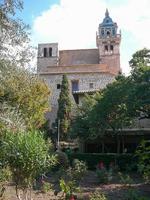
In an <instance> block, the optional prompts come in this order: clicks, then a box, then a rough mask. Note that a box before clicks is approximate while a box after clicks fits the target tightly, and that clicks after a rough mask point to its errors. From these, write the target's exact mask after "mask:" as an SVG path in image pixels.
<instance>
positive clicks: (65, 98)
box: [57, 75, 71, 139]
mask: <svg viewBox="0 0 150 200" xmlns="http://www.w3.org/2000/svg"><path fill="white" fill-rule="evenodd" d="M57 118H58V120H60V135H61V138H62V139H65V138H67V133H68V130H69V128H70V122H71V99H70V90H69V82H68V79H67V76H66V75H63V78H62V84H61V92H60V95H59V99H58V113H57Z"/></svg>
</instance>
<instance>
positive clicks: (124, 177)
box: [118, 172, 133, 186]
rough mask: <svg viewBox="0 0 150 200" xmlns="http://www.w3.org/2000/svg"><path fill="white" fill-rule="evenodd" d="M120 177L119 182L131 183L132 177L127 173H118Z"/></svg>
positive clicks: (128, 184) (127, 184)
mask: <svg viewBox="0 0 150 200" xmlns="http://www.w3.org/2000/svg"><path fill="white" fill-rule="evenodd" d="M118 175H119V178H120V183H121V184H123V185H124V186H130V185H131V184H132V183H133V180H132V178H131V177H130V176H129V175H128V174H123V173H121V172H119V173H118Z"/></svg>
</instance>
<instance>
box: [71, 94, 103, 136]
mask: <svg viewBox="0 0 150 200" xmlns="http://www.w3.org/2000/svg"><path fill="white" fill-rule="evenodd" d="M100 96H101V95H100V93H99V92H97V93H96V94H94V95H92V96H91V95H85V97H84V99H83V101H82V104H81V105H79V106H78V107H77V110H76V116H75V117H74V118H73V119H72V122H71V137H72V138H76V137H79V138H80V139H89V138H90V137H92V138H93V137H94V134H95V133H94V132H92V133H91V132H90V126H92V124H91V121H90V119H89V116H90V115H91V111H92V110H93V107H94V106H95V105H96V103H97V101H98V100H99V98H100Z"/></svg>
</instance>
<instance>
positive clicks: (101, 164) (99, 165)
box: [98, 161, 105, 169]
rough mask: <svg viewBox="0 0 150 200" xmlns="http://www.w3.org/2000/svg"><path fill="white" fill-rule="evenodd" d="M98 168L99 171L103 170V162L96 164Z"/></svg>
mask: <svg viewBox="0 0 150 200" xmlns="http://www.w3.org/2000/svg"><path fill="white" fill-rule="evenodd" d="M98 168H99V169H104V168H105V166H104V163H103V161H100V162H99V163H98Z"/></svg>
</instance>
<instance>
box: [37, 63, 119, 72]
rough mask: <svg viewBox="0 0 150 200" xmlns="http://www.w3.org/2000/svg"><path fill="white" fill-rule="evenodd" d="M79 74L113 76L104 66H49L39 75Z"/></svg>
mask: <svg viewBox="0 0 150 200" xmlns="http://www.w3.org/2000/svg"><path fill="white" fill-rule="evenodd" d="M80 73H108V74H112V75H115V73H113V71H112V72H110V69H109V68H108V66H107V65H106V64H91V65H90V64H89V65H87V64H86V65H73V66H50V67H47V69H45V71H44V72H40V74H41V75H42V74H43V75H45V74H80Z"/></svg>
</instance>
